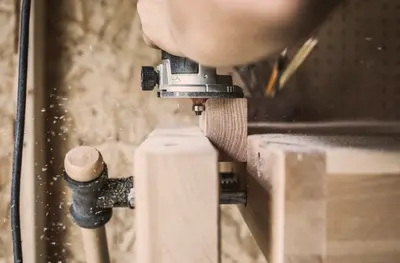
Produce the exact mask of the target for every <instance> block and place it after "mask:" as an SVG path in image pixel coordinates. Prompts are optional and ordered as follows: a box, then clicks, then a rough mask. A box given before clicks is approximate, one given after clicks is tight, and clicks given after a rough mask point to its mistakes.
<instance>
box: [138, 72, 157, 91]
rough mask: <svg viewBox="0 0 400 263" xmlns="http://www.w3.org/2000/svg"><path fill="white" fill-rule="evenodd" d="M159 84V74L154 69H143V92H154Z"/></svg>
mask: <svg viewBox="0 0 400 263" xmlns="http://www.w3.org/2000/svg"><path fill="white" fill-rule="evenodd" d="M157 84H158V73H157V71H155V70H154V68H153V67H142V76H141V86H142V90H153V89H154V88H155V87H156V86H157Z"/></svg>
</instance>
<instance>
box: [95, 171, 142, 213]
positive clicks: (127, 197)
mask: <svg viewBox="0 0 400 263" xmlns="http://www.w3.org/2000/svg"><path fill="white" fill-rule="evenodd" d="M134 198H135V197H134V190H133V176H130V177H126V178H109V179H107V180H106V183H105V184H104V186H103V187H102V189H101V193H100V196H99V197H98V199H97V206H98V207H101V208H113V207H128V208H131V209H133V208H135V203H134Z"/></svg>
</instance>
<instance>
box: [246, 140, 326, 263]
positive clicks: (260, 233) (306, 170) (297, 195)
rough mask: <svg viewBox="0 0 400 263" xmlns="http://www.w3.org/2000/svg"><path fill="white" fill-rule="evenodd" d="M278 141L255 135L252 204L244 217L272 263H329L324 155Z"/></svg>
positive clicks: (250, 188) (250, 179)
mask: <svg viewBox="0 0 400 263" xmlns="http://www.w3.org/2000/svg"><path fill="white" fill-rule="evenodd" d="M278 138H280V137H279V136H276V135H270V136H250V137H249V148H248V158H247V164H248V171H249V173H250V175H249V176H248V177H247V186H248V187H247V191H248V203H247V207H241V208H240V209H241V212H242V215H243V217H244V219H245V221H246V223H247V224H248V226H249V229H250V231H251V232H252V234H253V236H254V238H255V239H256V241H257V243H258V245H259V246H260V249H261V251H262V252H263V253H264V255H265V256H266V258H267V260H268V262H270V263H283V262H323V258H324V255H325V250H326V248H325V240H326V236H325V222H326V218H325V214H326V212H325V210H326V202H325V196H326V188H325V180H326V174H325V156H324V153H323V152H322V151H319V150H317V149H313V148H310V147H299V146H297V145H296V144H292V143H282V142H280V141H278V140H277V139H278Z"/></svg>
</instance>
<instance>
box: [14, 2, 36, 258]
mask: <svg viewBox="0 0 400 263" xmlns="http://www.w3.org/2000/svg"><path fill="white" fill-rule="evenodd" d="M21 9H22V10H21V29H20V44H19V64H18V88H17V94H18V95H17V96H18V97H17V111H16V118H15V122H16V123H15V136H14V156H13V166H12V178H11V231H12V241H13V253H14V262H15V263H22V244H21V224H20V214H19V213H20V211H19V207H20V197H19V195H20V188H21V168H22V152H23V147H24V130H25V108H26V84H27V78H28V49H29V20H30V9H31V1H30V0H22V6H21Z"/></svg>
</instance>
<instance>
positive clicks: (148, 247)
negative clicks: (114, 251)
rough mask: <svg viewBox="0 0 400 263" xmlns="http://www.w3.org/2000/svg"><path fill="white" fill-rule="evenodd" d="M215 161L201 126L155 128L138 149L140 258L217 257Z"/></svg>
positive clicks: (166, 262)
mask: <svg viewBox="0 0 400 263" xmlns="http://www.w3.org/2000/svg"><path fill="white" fill-rule="evenodd" d="M217 161H218V153H217V151H216V149H214V147H213V146H212V144H211V143H210V142H209V141H208V139H207V138H206V137H205V136H204V135H203V133H202V132H201V131H200V129H199V128H198V127H177V128H160V129H156V130H155V131H154V132H152V133H151V134H150V135H149V137H148V138H147V139H146V140H145V141H144V142H143V143H142V144H141V145H140V147H139V148H138V149H137V150H136V152H135V160H134V176H135V189H136V190H135V191H136V229H137V230H136V231H137V237H136V244H137V245H136V251H137V262H142V263H160V262H162V263H180V262H182V263H187V262H193V263H196V262H199V263H203V262H204V263H206V262H207V263H218V262H219V184H218V182H219V178H218V165H217Z"/></svg>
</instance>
